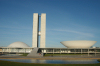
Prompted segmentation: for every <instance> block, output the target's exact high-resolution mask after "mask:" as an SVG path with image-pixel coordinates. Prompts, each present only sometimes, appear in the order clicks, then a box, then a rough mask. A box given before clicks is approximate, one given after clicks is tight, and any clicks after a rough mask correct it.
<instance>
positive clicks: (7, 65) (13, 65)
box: [0, 60, 100, 66]
mask: <svg viewBox="0 0 100 66" xmlns="http://www.w3.org/2000/svg"><path fill="white" fill-rule="evenodd" d="M40 65H41V66H66V65H67V66H100V63H97V64H37V63H19V62H11V61H2V60H0V66H40Z"/></svg>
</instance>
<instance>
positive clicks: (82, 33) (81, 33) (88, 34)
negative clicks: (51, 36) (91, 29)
mask: <svg viewBox="0 0 100 66" xmlns="http://www.w3.org/2000/svg"><path fill="white" fill-rule="evenodd" d="M53 30H55V31H62V32H71V33H76V34H80V35H84V36H88V37H94V35H93V34H91V33H85V32H80V31H74V30H62V29H53Z"/></svg>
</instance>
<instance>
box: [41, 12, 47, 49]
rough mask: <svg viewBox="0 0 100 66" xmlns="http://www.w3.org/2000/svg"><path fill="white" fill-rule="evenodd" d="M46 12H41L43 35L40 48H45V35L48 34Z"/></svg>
mask: <svg viewBox="0 0 100 66" xmlns="http://www.w3.org/2000/svg"><path fill="white" fill-rule="evenodd" d="M45 32H46V14H45V13H42V14H41V36H40V48H45V36H46V33H45Z"/></svg>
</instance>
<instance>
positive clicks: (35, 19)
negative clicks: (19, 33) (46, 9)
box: [32, 13, 46, 48]
mask: <svg viewBox="0 0 100 66" xmlns="http://www.w3.org/2000/svg"><path fill="white" fill-rule="evenodd" d="M39 35H40V48H45V36H46V14H45V13H42V14H41V31H39V15H38V13H34V14H33V36H32V47H33V48H34V47H38V42H39V39H38V36H39Z"/></svg>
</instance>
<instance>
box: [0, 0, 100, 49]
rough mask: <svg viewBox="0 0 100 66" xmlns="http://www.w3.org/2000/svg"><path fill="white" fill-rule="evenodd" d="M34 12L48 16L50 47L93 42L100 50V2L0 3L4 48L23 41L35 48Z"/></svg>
mask: <svg viewBox="0 0 100 66" xmlns="http://www.w3.org/2000/svg"><path fill="white" fill-rule="evenodd" d="M33 13H39V15H41V13H46V47H57V48H65V46H63V45H62V44H61V43H60V42H61V41H72V40H93V41H97V43H96V44H94V45H93V46H95V47H100V0H0V46H1V47H7V46H8V45H9V44H11V43H13V42H17V41H21V42H24V43H26V44H27V45H29V46H30V47H32V26H33Z"/></svg>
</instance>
